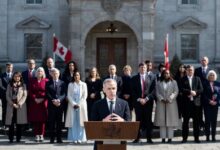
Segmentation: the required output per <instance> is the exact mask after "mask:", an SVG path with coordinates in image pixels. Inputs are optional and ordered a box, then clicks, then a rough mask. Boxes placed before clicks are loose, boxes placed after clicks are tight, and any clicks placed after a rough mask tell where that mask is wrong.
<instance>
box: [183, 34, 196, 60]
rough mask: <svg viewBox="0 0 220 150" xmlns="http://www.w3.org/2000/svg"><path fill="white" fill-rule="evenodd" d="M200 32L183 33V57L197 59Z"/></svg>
mask: <svg viewBox="0 0 220 150" xmlns="http://www.w3.org/2000/svg"><path fill="white" fill-rule="evenodd" d="M198 37H199V36H198V34H182V35H181V53H182V55H181V56H182V59H185V60H187V59H189V60H192V59H196V58H197V57H196V54H197V50H198V41H199V40H198V39H199V38H198Z"/></svg>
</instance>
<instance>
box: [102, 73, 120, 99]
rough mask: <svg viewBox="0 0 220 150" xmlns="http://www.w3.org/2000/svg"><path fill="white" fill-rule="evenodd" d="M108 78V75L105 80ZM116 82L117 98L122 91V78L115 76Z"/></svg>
mask: <svg viewBox="0 0 220 150" xmlns="http://www.w3.org/2000/svg"><path fill="white" fill-rule="evenodd" d="M109 78H110V75H108V76H107V77H106V78H104V80H105V79H109ZM114 79H115V80H116V82H117V96H120V95H121V91H122V85H123V82H122V78H121V77H120V76H117V75H116V76H115V78H114Z"/></svg>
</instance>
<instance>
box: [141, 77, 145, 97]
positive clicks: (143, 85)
mask: <svg viewBox="0 0 220 150" xmlns="http://www.w3.org/2000/svg"><path fill="white" fill-rule="evenodd" d="M141 83H142V98H144V91H145V80H144V76H142V77H141Z"/></svg>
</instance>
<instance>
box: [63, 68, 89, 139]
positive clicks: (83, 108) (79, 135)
mask: <svg viewBox="0 0 220 150" xmlns="http://www.w3.org/2000/svg"><path fill="white" fill-rule="evenodd" d="M73 78H74V79H73V82H70V83H69V85H68V90H67V98H68V108H67V116H66V123H65V126H66V127H68V137H67V140H69V141H72V142H74V143H82V142H86V134H85V128H84V121H88V116H87V103H86V98H87V86H86V83H85V82H82V81H81V80H80V73H79V72H78V71H76V72H75V73H74V76H73Z"/></svg>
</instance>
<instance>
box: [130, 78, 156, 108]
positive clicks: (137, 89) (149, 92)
mask: <svg viewBox="0 0 220 150" xmlns="http://www.w3.org/2000/svg"><path fill="white" fill-rule="evenodd" d="M145 84H146V89H145V92H144V93H145V94H144V96H145V97H148V99H149V100H150V101H151V102H150V103H151V104H153V100H154V99H155V95H154V89H155V78H154V77H152V76H148V75H146V77H145ZM141 96H142V87H141V77H140V74H137V75H135V76H134V77H133V78H132V99H133V101H134V107H135V106H137V104H140V103H139V102H138V101H137V99H138V98H141Z"/></svg>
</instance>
